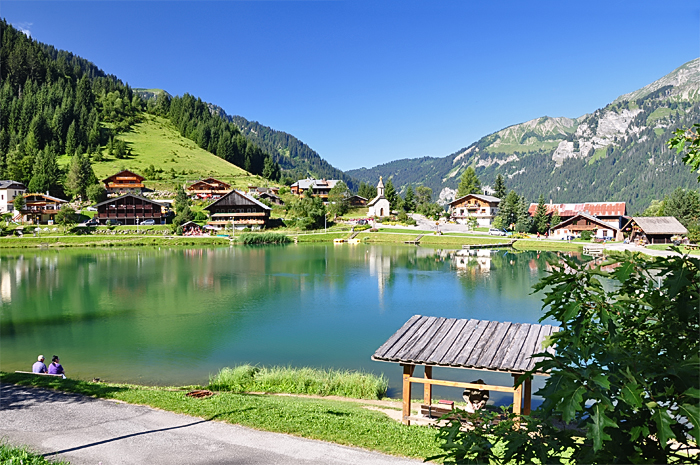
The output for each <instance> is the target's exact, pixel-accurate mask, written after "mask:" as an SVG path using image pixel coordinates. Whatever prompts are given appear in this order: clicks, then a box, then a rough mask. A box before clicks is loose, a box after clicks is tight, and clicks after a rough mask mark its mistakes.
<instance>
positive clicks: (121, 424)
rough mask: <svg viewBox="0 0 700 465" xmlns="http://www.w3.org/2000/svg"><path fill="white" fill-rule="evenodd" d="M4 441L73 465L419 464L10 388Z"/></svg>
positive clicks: (0, 393)
mask: <svg viewBox="0 0 700 465" xmlns="http://www.w3.org/2000/svg"><path fill="white" fill-rule="evenodd" d="M0 438H2V439H4V440H7V441H8V442H9V443H10V444H17V445H27V446H29V447H30V448H31V449H32V450H34V451H38V452H39V453H41V454H45V455H46V456H47V457H56V458H59V459H61V460H67V461H70V463H71V464H73V465H82V464H86V465H87V464H90V465H97V464H102V465H108V464H153V465H160V464H168V465H170V464H303V465H315V464H318V465H321V464H323V465H335V464H358V465H363V464H378V465H384V464H386V465H390V464H391V465H396V464H414V465H415V464H416V463H420V462H418V461H413V460H408V459H401V458H397V457H392V456H387V455H382V454H379V453H375V452H368V451H365V450H362V449H356V448H352V447H344V446H339V445H336V444H331V443H327V442H322V441H314V440H310V439H302V438H297V437H294V436H288V435H285V434H278V433H267V432H262V431H256V430H253V429H250V428H244V427H242V426H237V425H230V424H227V423H222V422H217V421H208V420H204V419H201V418H195V417H189V416H186V415H179V414H175V413H171V412H164V411H161V410H155V409H152V408H150V407H143V406H137V405H129V404H124V403H121V402H113V401H108V400H100V399H92V398H89V397H84V396H79V395H74V394H64V393H60V392H54V391H49V390H44V389H29V388H23V387H20V386H14V385H8V384H0Z"/></svg>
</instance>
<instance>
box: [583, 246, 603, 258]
mask: <svg viewBox="0 0 700 465" xmlns="http://www.w3.org/2000/svg"><path fill="white" fill-rule="evenodd" d="M604 252H605V246H603V245H597V244H596V245H593V244H590V245H584V246H583V254H584V255H590V256H591V257H602V256H603V253H604Z"/></svg>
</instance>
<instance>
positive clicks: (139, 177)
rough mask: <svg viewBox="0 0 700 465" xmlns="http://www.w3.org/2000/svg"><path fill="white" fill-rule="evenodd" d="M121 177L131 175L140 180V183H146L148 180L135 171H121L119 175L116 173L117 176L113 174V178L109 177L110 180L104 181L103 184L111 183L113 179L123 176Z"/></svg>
mask: <svg viewBox="0 0 700 465" xmlns="http://www.w3.org/2000/svg"><path fill="white" fill-rule="evenodd" d="M121 175H131V176H133V177H135V178H138V179H139V181H144V180H145V179H146V178H144V177H143V176H141V175H139V174H136V173H134V172H133V171H129V170H121V171H120V172H118V173H116V174H113V175H112V176H110V177H108V178H105V179H103V180H102V182H105V183H106V182H109V181H111V180H112V179H113V178H116V177H117V176H121Z"/></svg>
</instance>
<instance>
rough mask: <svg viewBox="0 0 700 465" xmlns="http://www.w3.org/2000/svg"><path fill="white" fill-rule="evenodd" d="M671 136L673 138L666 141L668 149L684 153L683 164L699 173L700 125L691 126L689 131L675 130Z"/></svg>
mask: <svg viewBox="0 0 700 465" xmlns="http://www.w3.org/2000/svg"><path fill="white" fill-rule="evenodd" d="M673 134H674V137H672V138H671V139H670V140H669V141H668V146H669V148H670V149H675V150H676V153H681V152H685V155H683V163H685V164H686V165H688V166H690V169H691V170H693V171H694V172H698V173H700V123H695V124H693V126H692V127H691V128H690V129H685V128H682V129H676V130H675V131H674V132H673ZM698 181H700V175H699V176H698Z"/></svg>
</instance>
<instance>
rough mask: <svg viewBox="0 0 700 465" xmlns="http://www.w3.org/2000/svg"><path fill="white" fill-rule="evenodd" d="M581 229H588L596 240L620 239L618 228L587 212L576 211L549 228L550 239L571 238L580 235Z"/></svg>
mask: <svg viewBox="0 0 700 465" xmlns="http://www.w3.org/2000/svg"><path fill="white" fill-rule="evenodd" d="M582 231H590V232H591V234H593V236H594V237H595V238H596V239H597V240H601V241H605V240H607V241H615V240H617V241H621V240H622V232H621V231H620V229H619V228H616V227H613V226H610V223H608V222H607V221H603V220H601V219H599V218H596V217H595V216H592V215H589V214H587V213H578V214H577V215H575V216H573V217H571V218H569V219H567V220H565V221H562V222H561V223H559V224H558V225H556V226H554V227H553V228H552V229H551V233H550V237H551V238H552V239H572V238H577V237H581V232H582Z"/></svg>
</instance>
